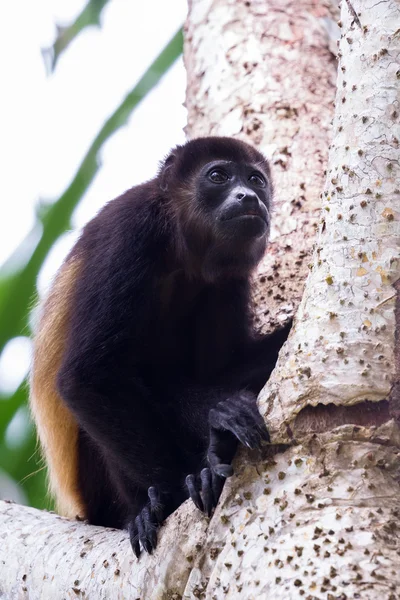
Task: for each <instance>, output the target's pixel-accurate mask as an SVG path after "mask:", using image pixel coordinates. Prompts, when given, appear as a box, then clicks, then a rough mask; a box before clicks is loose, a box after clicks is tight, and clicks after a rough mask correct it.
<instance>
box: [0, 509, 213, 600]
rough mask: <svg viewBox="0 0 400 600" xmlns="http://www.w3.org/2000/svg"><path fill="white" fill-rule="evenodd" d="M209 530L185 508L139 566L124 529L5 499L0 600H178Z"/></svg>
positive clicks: (0, 513)
mask: <svg viewBox="0 0 400 600" xmlns="http://www.w3.org/2000/svg"><path fill="white" fill-rule="evenodd" d="M206 528H207V519H206V518H204V517H202V516H201V514H200V513H199V512H198V511H197V510H196V509H195V508H194V507H193V506H192V505H191V504H189V503H188V502H187V503H185V504H184V505H183V506H182V507H181V508H180V510H179V511H178V512H176V513H174V514H173V515H172V516H171V517H170V518H169V519H168V520H167V523H166V525H165V526H163V528H162V530H161V532H160V536H159V543H158V547H157V550H156V552H155V553H154V555H152V556H149V555H148V554H142V556H141V557H140V559H139V560H137V559H136V558H135V556H134V554H133V552H132V548H131V545H130V542H129V537H128V534H127V533H126V532H125V531H121V530H118V529H105V528H103V527H93V526H91V525H87V524H86V523H83V522H79V521H71V520H69V519H64V518H62V517H59V516H58V515H56V514H54V513H48V512H45V511H38V510H36V509H34V508H28V507H25V506H20V505H18V504H13V503H9V502H3V501H0V531H1V544H0V572H1V577H0V597H1V598H8V599H12V598H20V597H25V596H24V592H25V593H27V596H26V597H29V599H30V600H36V599H37V600H55V599H56V598H100V597H101V598H113V600H114V599H118V598H121V599H123V598H143V599H144V598H146V599H147V598H148V599H150V598H161V597H166V596H164V594H166V593H167V591H168V594H169V595H168V598H174V597H176V598H180V597H181V596H182V593H183V591H184V589H185V585H186V582H187V579H188V577H189V574H190V571H191V562H192V560H191V559H192V558H193V556H194V555H195V554H196V547H199V545H200V547H201V545H202V543H203V542H204V538H205V532H206ZM176 540H179V544H177V543H176ZM174 594H176V596H174Z"/></svg>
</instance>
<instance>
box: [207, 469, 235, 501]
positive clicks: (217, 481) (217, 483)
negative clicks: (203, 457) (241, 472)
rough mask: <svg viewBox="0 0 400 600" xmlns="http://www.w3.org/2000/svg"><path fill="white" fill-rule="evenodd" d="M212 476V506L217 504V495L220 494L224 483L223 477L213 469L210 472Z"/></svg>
mask: <svg viewBox="0 0 400 600" xmlns="http://www.w3.org/2000/svg"><path fill="white" fill-rule="evenodd" d="M228 466H230V465H228ZM211 476H212V490H213V495H214V506H217V504H218V500H219V497H220V496H221V492H222V490H223V488H224V485H225V477H220V476H219V475H217V474H216V473H214V472H213V471H212V472H211Z"/></svg>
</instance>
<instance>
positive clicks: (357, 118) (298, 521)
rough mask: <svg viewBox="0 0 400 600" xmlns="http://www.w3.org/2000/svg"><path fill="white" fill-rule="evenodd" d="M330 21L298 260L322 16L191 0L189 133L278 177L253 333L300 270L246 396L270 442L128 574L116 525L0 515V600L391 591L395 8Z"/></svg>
mask: <svg viewBox="0 0 400 600" xmlns="http://www.w3.org/2000/svg"><path fill="white" fill-rule="evenodd" d="M361 5H362V7H361ZM353 7H354V8H353ZM323 11H325V12H323ZM341 21H342V34H343V35H342V40H341V45H340V53H341V57H340V69H339V81H338V92H337V98H336V117H335V124H334V125H335V127H334V142H333V145H332V147H331V153H330V158H329V166H328V176H327V183H326V184H325V191H324V193H323V211H322V220H321V224H320V231H319V235H318V240H317V244H316V248H315V251H314V257H313V259H312V261H310V260H307V261H306V260H305V254H306V253H307V252H308V249H309V247H310V243H311V240H312V237H313V229H314V227H313V223H314V222H315V220H316V214H317V206H318V200H317V196H318V188H319V185H320V186H321V189H322V178H323V169H324V156H325V155H324V152H325V147H327V144H328V142H327V136H328V130H329V127H328V123H329V119H330V106H329V103H330V98H331V97H332V93H333V92H332V90H333V87H332V85H331V81H332V77H333V68H334V67H333V63H332V61H331V59H330V56H329V51H328V47H329V41H330V40H329V37H328V35H327V34H325V33H324V32H325V31H326V28H325V27H326V25H327V24H328V25H329V23H330V20H329V14H328V13H327V11H326V9H325V8H324V7H323V5H322V3H310V2H308V3H306V2H305V1H303V0H299V1H298V2H294V1H293V2H289V1H284V0H279V2H278V0H275V2H273V1H271V0H270V1H269V2H265V1H264V0H263V1H262V2H261V1H260V2H257V1H255V0H254V1H252V2H243V3H239V2H237V1H236V0H224V1H223V2H222V0H219V1H218V0H214V1H213V2H212V1H211V0H197V1H196V2H194V3H193V4H192V5H191V8H190V13H189V18H188V25H187V46H186V64H187V67H188V77H189V88H188V100H187V104H188V109H189V126H188V131H189V133H190V135H204V134H209V133H215V134H219V135H221V134H227V135H238V136H239V137H242V138H244V139H248V140H250V141H252V142H253V143H256V144H258V145H259V146H260V147H261V149H262V150H264V151H265V152H266V153H267V154H268V155H269V156H270V157H271V158H272V162H273V164H274V165H275V167H274V172H275V185H276V189H277V202H276V212H275V217H274V221H275V234H274V238H273V243H272V244H271V247H270V251H269V257H268V256H267V258H266V261H265V264H264V265H263V266H262V268H261V270H260V273H259V276H258V281H257V285H256V291H255V298H256V301H257V303H258V304H257V306H258V317H259V319H260V321H259V324H260V326H261V327H262V328H263V329H268V328H271V327H273V326H274V324H275V322H276V320H279V321H280V320H284V319H285V318H286V315H287V314H289V313H290V312H292V311H293V310H294V309H295V308H297V305H298V302H299V300H300V297H301V295H302V285H303V279H304V268H305V264H306V262H308V263H310V262H311V263H312V270H311V273H310V275H309V278H308V280H307V284H306V290H305V294H304V297H303V300H302V302H301V305H300V309H299V311H298V314H297V317H296V321H295V327H294V331H293V333H292V335H291V337H290V339H289V341H288V343H287V344H286V346H285V347H284V349H283V351H282V353H281V356H280V360H279V364H278V366H277V368H276V369H275V372H274V374H273V376H272V378H271V379H270V381H269V383H268V385H267V386H266V388H265V389H264V391H263V392H262V394H261V399H260V408H261V410H262V411H263V413H264V414H265V417H266V420H267V422H268V425H269V427H270V431H271V434H272V437H273V442H275V443H276V445H275V446H273V447H269V448H266V449H265V450H264V451H263V452H261V453H259V452H253V453H249V452H241V453H239V456H238V458H237V460H236V463H235V471H236V472H235V475H234V476H233V477H232V478H231V479H230V480H229V481H228V483H227V485H226V486H225V489H224V492H223V495H222V498H221V501H220V504H219V506H218V507H217V510H216V512H215V514H214V516H213V518H212V519H211V521H210V522H209V523H208V521H207V519H205V518H204V517H202V516H201V515H200V514H199V513H198V511H196V509H194V507H192V506H191V505H190V504H189V503H185V505H184V506H183V507H181V508H180V509H179V510H178V511H176V513H174V514H173V515H172V516H171V517H170V518H169V519H168V522H167V524H166V525H165V526H164V527H163V529H162V532H161V534H160V542H159V546H158V548H157V550H156V552H155V554H154V555H153V556H147V555H144V556H142V557H141V558H140V560H139V562H137V561H136V559H134V557H133V555H132V553H131V551H130V548H129V541H128V539H127V536H126V534H125V533H123V532H117V531H113V530H104V529H101V528H96V527H90V526H88V525H85V524H83V523H78V522H73V521H68V520H66V519H62V518H60V517H57V516H55V515H52V514H49V513H43V512H39V511H35V510H34V509H28V508H23V507H19V506H17V505H12V504H5V503H4V504H3V508H2V510H1V511H0V532H1V538H2V543H1V546H0V598H7V599H9V598H10V599H14V598H22V597H28V598H30V599H36V598H38V599H39V598H40V599H41V600H42V599H46V598H51V599H53V598H76V597H86V598H96V599H97V598H113V599H114V598H128V597H129V598H141V600H145V599H146V600H147V599H150V598H151V600H153V599H167V598H168V599H172V598H175V599H179V598H187V599H189V598H191V599H193V598H208V599H213V600H214V599H219V598H246V599H256V598H271V599H272V598H273V599H279V598H282V599H285V600H291V599H292V598H293V599H294V598H299V597H302V596H303V597H304V598H308V599H311V600H313V599H320V598H321V599H322V598H323V599H327V600H333V599H346V598H361V599H362V600H365V599H367V600H368V599H373V598H374V599H375V598H378V597H382V598H385V599H386V598H387V599H390V600H394V599H397V598H399V597H400V596H399V594H400V584H399V578H400V576H399V568H398V567H399V553H400V545H399V529H398V524H397V520H398V510H399V509H398V506H399V502H398V494H399V489H398V487H399V483H398V481H399V477H398V476H399V469H398V463H399V461H398V453H399V446H400V435H399V430H398V425H397V419H398V417H399V414H400V398H399V383H398V371H399V350H398V347H397V350H396V343H395V334H394V332H395V327H396V319H399V316H400V310H399V303H398V295H397V289H398V287H399V286H398V283H397V282H398V280H399V262H398V258H399V257H398V243H399V242H398V237H397V239H396V235H397V236H399V226H398V223H399V212H400V211H399V208H398V200H399V195H398V194H399V190H398V189H396V183H395V180H396V177H397V180H398V179H399V171H400V166H399V159H398V156H399V154H398V140H397V139H396V138H394V135H393V133H394V128H393V125H394V124H398V120H399V117H398V111H399V107H398V102H399V97H398V90H399V71H398V69H399V65H398V64H397V65H396V64H395V61H396V59H397V58H398V56H399V50H400V36H399V34H398V31H399V29H400V6H399V4H398V3H396V2H395V1H393V2H386V1H382V2H376V0H374V1H372V0H368V1H367V0H364V2H361V0H359V2H356V1H354V2H353V3H352V4H350V2H345V1H344V2H343V3H342V16H341ZM254 63H257V66H256V67H254ZM246 64H247V67H246ZM311 85H313V86H314V88H313V91H312V90H311ZM396 200H397V204H396ZM270 277H271V279H269V278H270ZM282 286H284V287H282ZM270 290H272V292H271V293H270ZM267 300H268V304H267ZM270 301H271V302H270ZM396 303H397V304H396ZM266 307H268V308H266ZM268 310H269V311H271V312H270V313H268V312H267V311H268ZM396 310H397V312H396ZM272 312H273V314H274V317H272V316H271V313H272ZM265 313H267V314H265ZM396 352H397V353H396ZM396 377H397V379H396ZM396 381H397V383H396ZM56 569H57V571H56Z"/></svg>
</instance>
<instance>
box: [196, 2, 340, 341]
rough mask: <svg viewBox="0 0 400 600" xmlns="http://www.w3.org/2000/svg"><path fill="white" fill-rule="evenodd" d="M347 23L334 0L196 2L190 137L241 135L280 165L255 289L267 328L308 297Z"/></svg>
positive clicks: (275, 165)
mask: <svg viewBox="0 0 400 600" xmlns="http://www.w3.org/2000/svg"><path fill="white" fill-rule="evenodd" d="M337 18H338V11H337V5H336V3H335V2H333V3H331V2H328V1H327V2H323V1H310V0H268V1H266V0H262V1H260V0H258V1H254V0H253V1H251V2H250V1H249V2H247V1H240V2H238V1H237V0H190V1H189V15H188V19H187V24H186V35H185V65H186V69H187V76H188V87H187V98H186V105H187V109H188V126H187V133H188V135H189V137H196V136H204V135H230V136H235V137H238V138H240V139H243V140H244V141H247V142H249V143H252V144H255V145H256V146H257V147H258V148H259V149H260V150H261V151H263V152H265V154H266V155H267V157H268V158H269V159H270V160H271V164H272V168H273V176H274V181H275V203H274V204H275V209H274V216H273V228H272V232H271V241H270V244H269V251H268V253H267V255H266V256H265V259H264V261H263V263H262V264H261V266H260V268H259V271H258V274H257V277H256V285H255V289H254V297H255V302H256V315H257V324H258V326H259V327H260V328H261V329H263V330H264V331H267V330H268V329H270V328H271V327H274V326H276V324H277V322H282V321H284V320H285V319H286V318H287V315H288V314H293V312H294V310H295V308H297V306H298V304H299V302H300V299H301V296H302V291H303V287H304V282H305V277H306V274H307V265H308V262H309V260H308V255H309V252H310V249H311V246H312V243H313V240H314V237H315V231H316V227H317V223H318V220H319V211H320V204H321V203H320V199H319V195H320V192H321V189H322V186H323V181H324V169H325V168H326V161H327V154H328V139H329V136H330V132H331V127H330V124H331V120H332V116H333V111H332V102H333V100H334V94H335V81H336V60H335V57H334V55H333V54H332V52H331V50H330V48H332V43H331V40H330V38H329V35H328V33H327V31H328V30H329V31H330V30H333V31H335V28H336V29H337V31H338V32H339V29H338V27H337V25H336V19H337ZM334 19H335V20H334ZM333 45H334V46H335V47H336V44H333Z"/></svg>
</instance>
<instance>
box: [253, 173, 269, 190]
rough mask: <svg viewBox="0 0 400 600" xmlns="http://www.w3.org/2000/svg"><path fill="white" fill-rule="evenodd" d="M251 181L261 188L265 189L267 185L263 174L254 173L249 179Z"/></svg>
mask: <svg viewBox="0 0 400 600" xmlns="http://www.w3.org/2000/svg"><path fill="white" fill-rule="evenodd" d="M249 181H250V183H252V184H253V185H258V186H260V187H265V185H266V183H265V179H264V177H263V176H262V175H261V173H252V174H251V175H250V177H249Z"/></svg>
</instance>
